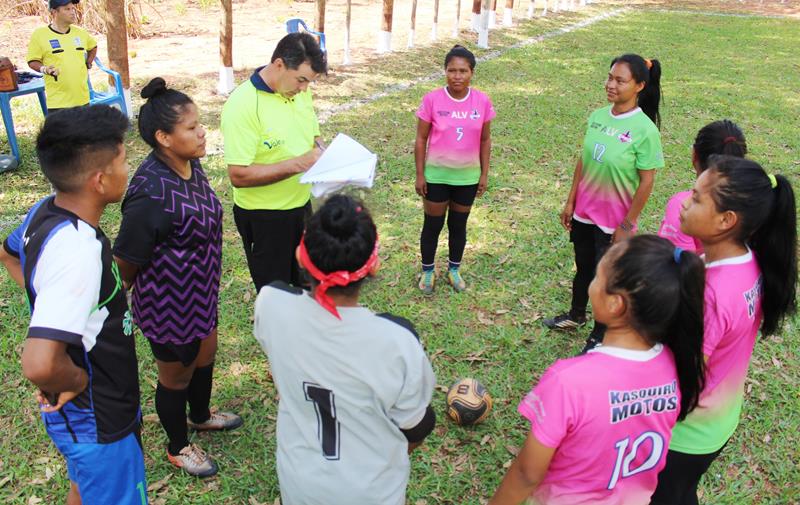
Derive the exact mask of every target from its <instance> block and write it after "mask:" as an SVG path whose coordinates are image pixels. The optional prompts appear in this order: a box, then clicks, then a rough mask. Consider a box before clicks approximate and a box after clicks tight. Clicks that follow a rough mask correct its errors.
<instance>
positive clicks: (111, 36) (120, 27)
mask: <svg viewBox="0 0 800 505" xmlns="http://www.w3.org/2000/svg"><path fill="white" fill-rule="evenodd" d="M106 13H107V16H106V41H107V43H108V66H109V67H111V68H112V69H114V70H116V71H117V72H119V75H120V77H121V78H122V90H117V91H122V93H123V95H124V96H125V106H126V107H127V109H128V117H130V116H131V115H132V113H133V110H132V104H131V76H130V71H129V69H128V29H127V28H128V25H127V23H126V21H125V0H106ZM109 82H110V84H111V85H112V86H113V84H114V82H113V80H111V78H110V76H109Z"/></svg>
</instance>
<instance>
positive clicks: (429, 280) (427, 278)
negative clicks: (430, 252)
mask: <svg viewBox="0 0 800 505" xmlns="http://www.w3.org/2000/svg"><path fill="white" fill-rule="evenodd" d="M435 284H436V273H435V272H434V271H433V270H423V271H422V275H420V277H419V289H420V291H422V294H423V295H432V294H433V286H434V285H435Z"/></svg>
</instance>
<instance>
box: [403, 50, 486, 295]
mask: <svg viewBox="0 0 800 505" xmlns="http://www.w3.org/2000/svg"><path fill="white" fill-rule="evenodd" d="M444 69H445V75H446V77H447V86H445V87H444V88H439V89H436V90H434V91H431V92H430V93H428V94H427V95H425V97H423V99H422V104H420V106H419V109H418V110H417V118H419V121H417V140H416V142H415V143H414V160H415V162H416V166H417V182H416V185H415V187H416V190H417V194H418V195H419V196H421V197H422V198H423V201H422V204H423V207H424V209H425V218H424V221H423V225H422V233H421V234H420V238H419V244H420V252H421V255H422V275H421V276H420V281H419V289H421V290H422V292H423V293H425V294H426V295H429V294H431V293H433V287H434V284H435V281H436V274H435V269H434V260H435V258H436V246H437V244H438V242H439V233H440V232H441V231H442V227H443V226H444V221H445V214H447V230H448V233H449V246H450V257H449V261H448V269H447V280H448V281H449V282H450V284H451V285H452V286H453V289H455V290H456V291H463V290H465V289H466V288H467V284H466V282H464V279H463V278H462V277H461V273H460V270H459V267H460V266H461V258H462V256H463V255H464V247H465V246H466V245H467V218H468V217H469V212H470V209H471V208H472V203H473V202H474V201H475V197H476V196H477V197H479V196H481V195H482V194H483V193H484V192H485V191H486V186H487V184H488V180H489V158H490V155H491V150H492V138H491V130H490V126H491V121H492V119H493V118H494V117H495V112H494V107H492V101H491V100H490V99H489V97H488V96H486V95H485V94H484V93H482V92H480V91H478V90H477V89H475V88H472V87H470V81H471V80H472V76H473V75H474V72H475V55H474V54H472V53H471V52H470V51H468V50H467V49H466V48H464V47H462V46H459V45H456V46H453V48H452V49H451V50H450V52H449V53H447V56H445V58H444Z"/></svg>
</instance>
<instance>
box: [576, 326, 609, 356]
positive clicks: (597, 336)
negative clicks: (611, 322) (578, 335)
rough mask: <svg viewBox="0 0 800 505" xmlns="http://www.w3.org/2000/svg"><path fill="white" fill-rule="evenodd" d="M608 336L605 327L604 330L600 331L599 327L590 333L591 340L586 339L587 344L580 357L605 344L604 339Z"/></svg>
mask: <svg viewBox="0 0 800 505" xmlns="http://www.w3.org/2000/svg"><path fill="white" fill-rule="evenodd" d="M605 335H606V330H605V327H603V329H602V330H598V329H597V327H596V326H595V328H594V329H593V330H592V332H591V333H589V338H587V339H586V343H585V344H584V345H583V349H581V352H580V353H578V356H580V355H582V354H586V353H587V352H589V351H591V350H592V349H594V348H595V347H597V346H599V345H602V344H603V337H604V336H605Z"/></svg>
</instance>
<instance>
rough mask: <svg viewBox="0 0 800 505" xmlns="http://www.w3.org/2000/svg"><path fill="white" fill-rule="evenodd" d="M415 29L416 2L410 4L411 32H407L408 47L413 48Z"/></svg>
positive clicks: (414, 0)
mask: <svg viewBox="0 0 800 505" xmlns="http://www.w3.org/2000/svg"><path fill="white" fill-rule="evenodd" d="M416 28H417V0H412V2H411V30H409V32H408V47H409V48H411V47H414V32H415V30H416Z"/></svg>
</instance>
